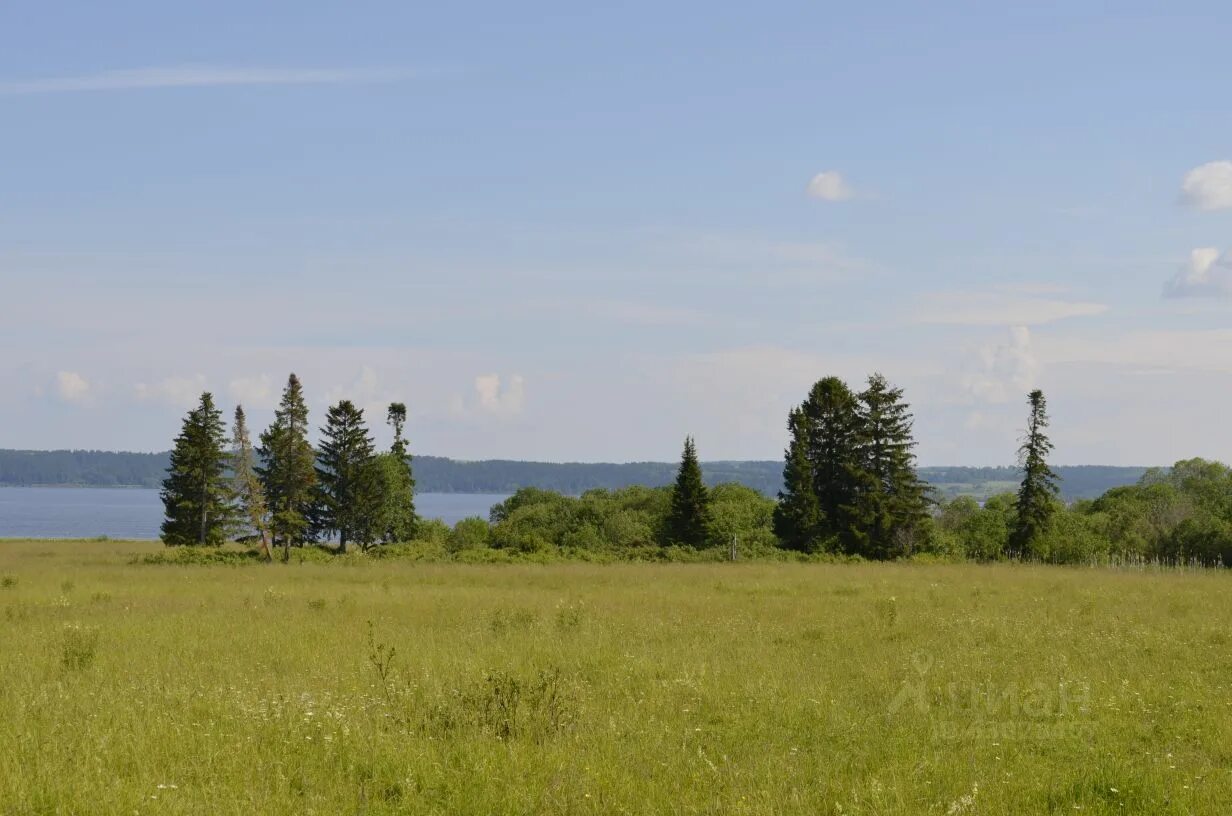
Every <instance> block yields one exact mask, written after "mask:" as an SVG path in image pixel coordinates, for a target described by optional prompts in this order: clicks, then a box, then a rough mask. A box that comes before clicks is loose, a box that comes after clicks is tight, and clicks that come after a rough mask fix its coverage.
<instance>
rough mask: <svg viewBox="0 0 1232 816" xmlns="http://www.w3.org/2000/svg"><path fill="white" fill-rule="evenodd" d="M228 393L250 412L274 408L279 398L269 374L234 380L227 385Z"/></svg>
mask: <svg viewBox="0 0 1232 816" xmlns="http://www.w3.org/2000/svg"><path fill="white" fill-rule="evenodd" d="M227 393H228V394H230V395H231V397H232V399H234V400H235V401H236V402H238V403H239V404H240V405H243V406H245V407H246V408H248V409H249V410H251V409H253V408H273V407H274V405H275V404H276V403H277V398H278V392H277V391H275V389H274V383H273V381H272V380H271V379H270V376H269V375H268V374H262V375H261V376H259V377H239V378H237V379H234V380H232V381H231V382H230V383H228V384H227Z"/></svg>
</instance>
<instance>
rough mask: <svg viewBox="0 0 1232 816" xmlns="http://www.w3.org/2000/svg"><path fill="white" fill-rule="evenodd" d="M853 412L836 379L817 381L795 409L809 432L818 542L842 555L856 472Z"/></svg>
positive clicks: (851, 397)
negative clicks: (818, 512) (806, 397)
mask: <svg viewBox="0 0 1232 816" xmlns="http://www.w3.org/2000/svg"><path fill="white" fill-rule="evenodd" d="M857 407H858V403H857V401H856V396H855V394H853V393H852V391H851V389H850V388H848V387H847V384H846V383H844V382H843V381H842V380H840V379H839V378H837V377H826V378H825V379H822V380H820V381H818V382H817V384H816V385H814V386H813V388H812V389H811V390H810V391H809V396H808V399H806V400H805V401H804V405H803V406H801V410H803V412H804V415H805V418H806V419H807V421H808V426H809V430H810V435H809V444H808V459H809V462H810V463H812V465H813V493H814V495H816V496H817V505H818V508H819V510H820V512H821V527H820V533H821V538H822V539H823V540H827V542H828V543H827V544H826V546H827V547H829V548H834V549H840V550H844V551H848V552H850V551H851V550H852V549H853V545H854V541H853V535H852V530H853V528H854V520H853V518H852V508H853V506H854V504H855V496H856V485H855V482H854V480H853V479H852V474H853V473H854V472H856V471H857V470H858V468H859V466H860V447H859V443H860V438H859V424H860V417H859V413H858V411H857Z"/></svg>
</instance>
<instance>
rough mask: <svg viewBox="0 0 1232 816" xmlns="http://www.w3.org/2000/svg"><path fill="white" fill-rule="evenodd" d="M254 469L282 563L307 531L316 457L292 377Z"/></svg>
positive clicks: (299, 392) (298, 389) (300, 391)
mask: <svg viewBox="0 0 1232 816" xmlns="http://www.w3.org/2000/svg"><path fill="white" fill-rule="evenodd" d="M258 453H259V454H260V457H261V462H262V466H261V467H259V468H257V474H258V475H259V476H260V477H261V486H262V487H263V488H264V490H265V499H266V501H267V502H268V504H269V512H270V533H271V537H272V539H273V542H274V545H275V546H281V547H282V560H283V561H289V560H290V559H291V549H290V548H291V547H292V546H293V545H295V546H299V545H301V544H303V542H304V539H305V537H306V536H307V534H308V531H309V528H310V514H311V510H312V504H313V500H314V495H315V494H314V488H315V486H316V471H315V470H314V468H313V463H314V461H315V459H316V454H315V453H314V452H313V450H312V445H311V444H309V442H308V406H307V405H306V404H305V403H304V390H303V388H302V386H301V385H300V382H299V378H298V377H296V376H295V375H294V374H292V375H291V376H290V377H288V378H287V387H286V388H285V389H284V390H283V392H282V401H281V403H280V404H279V406H278V409H277V410H276V411H275V412H274V422H273V423H272V424H271V425H270V426H269V428H267V429H266V430H265V432H264V433H262V434H261V447H260V449H259V450H258Z"/></svg>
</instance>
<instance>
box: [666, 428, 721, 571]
mask: <svg viewBox="0 0 1232 816" xmlns="http://www.w3.org/2000/svg"><path fill="white" fill-rule="evenodd" d="M709 533H710V492H709V491H708V490H707V489H706V483H705V482H704V481H703V480H702V467H701V464H700V463H699V462H698V460H697V447H696V446H695V445H694V444H693V437H691V436H690V437H686V438H685V440H684V454H683V455H682V456H681V458H680V469H679V471H678V472H677V473H676V484H675V485H674V486H673V487H672V499H671V508H670V510H669V511H668V514H667V519H666V521H665V523H664V534H665V537H666V539H667V542H668V543H669V544H683V545H685V546H688V547H695V548H698V549H700V548H702V547H705V546H706V541H707V538H708V536H709Z"/></svg>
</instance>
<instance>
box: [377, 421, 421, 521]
mask: <svg viewBox="0 0 1232 816" xmlns="http://www.w3.org/2000/svg"><path fill="white" fill-rule="evenodd" d="M385 421H386V423H388V424H389V426H390V427H391V428H393V431H394V441H393V444H392V445H391V446H390V449H389V452H388V453H383V454H381V456H380V457H379V459H380V461H379V471H380V479H381V507H380V510H379V512H378V516H379V523H378V528H379V532H380V538H381V540H382V541H384V542H385V543H391V542H395V541H409V540H411V539H412V538H414V537H415V527H416V517H415V476H414V474H413V473H412V471H411V455H410V452H409V451H408V449H407V444H406V437H405V436H404V435H403V429H404V428H405V426H406V405H404V404H403V403H401V402H394V403H390V405H389V409H388V410H387V411H386V413H385Z"/></svg>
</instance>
